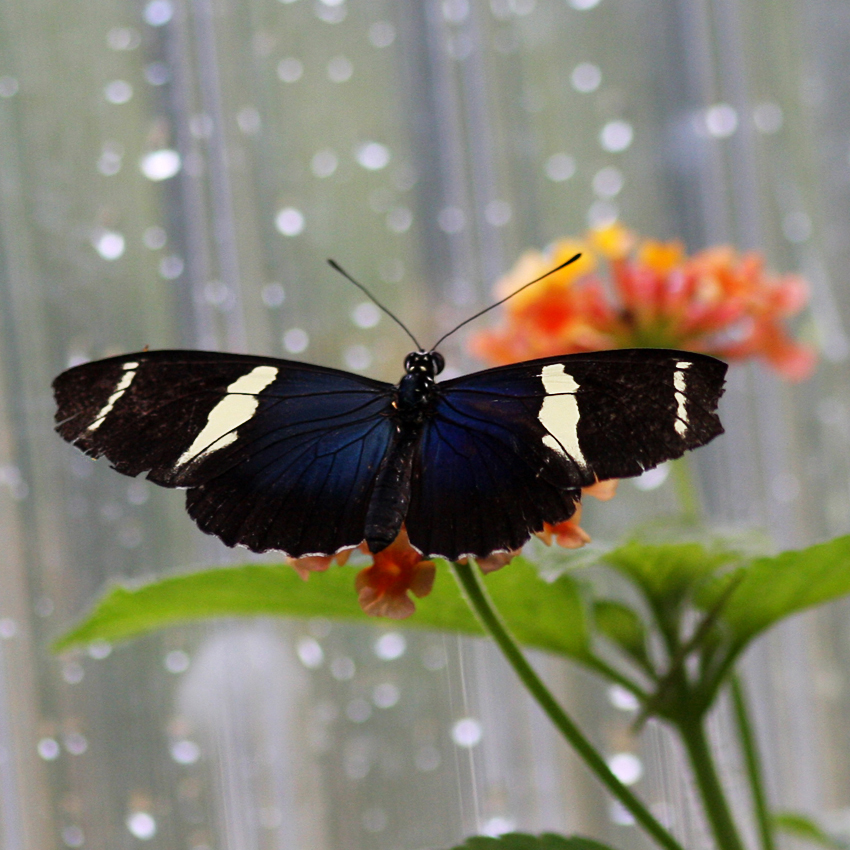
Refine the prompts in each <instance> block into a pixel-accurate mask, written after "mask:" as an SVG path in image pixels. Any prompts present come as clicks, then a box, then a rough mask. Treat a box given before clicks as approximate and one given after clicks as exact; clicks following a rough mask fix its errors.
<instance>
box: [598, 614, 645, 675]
mask: <svg viewBox="0 0 850 850" xmlns="http://www.w3.org/2000/svg"><path fill="white" fill-rule="evenodd" d="M593 619H594V622H595V624H596V628H597V629H598V630H599V631H600V632H601V633H602V634H603V635H605V637H607V638H608V639H609V640H611V641H613V642H614V643H616V644H617V645H618V646H619V647H621V648H622V650H623V651H624V652H626V653H627V654H628V655H631V656H632V658H634V659H635V661H637V662H638V663H639V664H640V665H641V666H642V667H644V668H646V669H652V664H651V662H650V660H649V657H648V656H647V654H646V630H645V629H644V625H643V621H642V620H641V618H640V617H639V616H638V615H637V614H636V613H635V612H634V611H633V610H632V609H631V608H629V607H627V606H626V605H623V604H622V603H621V602H612V601H611V600H609V599H601V600H598V601H597V602H594V604H593Z"/></svg>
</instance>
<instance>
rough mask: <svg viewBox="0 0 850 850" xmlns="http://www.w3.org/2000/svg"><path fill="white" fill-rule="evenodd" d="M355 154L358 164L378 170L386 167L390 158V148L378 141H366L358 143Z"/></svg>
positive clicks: (370, 169) (371, 169)
mask: <svg viewBox="0 0 850 850" xmlns="http://www.w3.org/2000/svg"><path fill="white" fill-rule="evenodd" d="M355 156H356V158H357V161H358V162H359V163H360V165H362V166H363V168H367V169H368V170H369V171H379V170H380V169H382V168H386V166H387V165H388V164H389V161H390V159H391V158H392V154H391V153H390V149H389V148H388V147H387V146H386V145H382V144H381V143H380V142H366V143H365V144H363V145H360V147H359V148H357V152H356V154H355Z"/></svg>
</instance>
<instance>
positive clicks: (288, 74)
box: [277, 56, 304, 83]
mask: <svg viewBox="0 0 850 850" xmlns="http://www.w3.org/2000/svg"><path fill="white" fill-rule="evenodd" d="M303 73H304V65H303V64H302V63H301V60H300V59H296V58H295V57H294V56H287V57H286V58H285V59H281V60H280V62H278V63H277V76H278V79H279V80H281V82H284V83H295V82H297V81H298V80H300V79H301V75H302V74H303Z"/></svg>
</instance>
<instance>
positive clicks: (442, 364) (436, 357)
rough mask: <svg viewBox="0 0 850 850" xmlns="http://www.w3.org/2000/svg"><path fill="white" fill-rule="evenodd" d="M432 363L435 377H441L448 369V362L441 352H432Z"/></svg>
mask: <svg viewBox="0 0 850 850" xmlns="http://www.w3.org/2000/svg"><path fill="white" fill-rule="evenodd" d="M431 362H432V363H433V364H434V374H435V375H439V374H440V372H442V371H443V369H445V368H446V360H445V358H444V357H443V355H442V354H440V352H439V351H432V352H431Z"/></svg>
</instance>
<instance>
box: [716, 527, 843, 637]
mask: <svg viewBox="0 0 850 850" xmlns="http://www.w3.org/2000/svg"><path fill="white" fill-rule="evenodd" d="M733 576H734V577H735V578H738V579H739V583H738V586H737V587H736V588H735V589H734V591H732V593H731V595H730V596H729V599H728V600H727V601H726V604H725V605H724V606H723V611H722V612H721V615H720V616H721V619H722V621H723V622H724V623H725V624H726V626H727V627H728V628H729V629H730V631H731V638H732V643H733V645H734V647H735V649H736V650H740V649H742V648H743V647H744V646H745V645H746V644H747V643H748V642H749V641H751V640H752V639H753V638H754V637H755V636H756V635H758V634H759V633H760V632H762V631H764V630H765V629H767V628H769V627H770V626H772V625H774V624H775V623H777V622H778V621H779V620H781V619H783V618H785V617H788V616H790V615H791V614H796V613H798V612H799V611H803V610H804V609H806V608H811V607H812V606H814V605H820V604H822V603H824V602H829V601H831V600H834V599H838V598H840V597H842V596H844V595H846V594H847V593H850V536H845V537H837V538H835V539H834V540H830V541H829V542H828V543H818V544H817V545H815V546H809V547H808V548H807V549H799V550H793V551H787V552H782V553H781V554H779V555H776V556H774V557H766V558H756V559H755V560H754V561H752V562H751V563H750V564H749V565H748V566H746V567H743V568H742V569H741V570H740V571H735V572H734V573H733ZM720 592H722V587H721V584H720V583H715V584H714V586H713V587H712V588H711V590H710V591H708V592H707V593H706V598H705V599H703V600H701V601H702V603H703V604H704V605H706V606H707V605H708V604H710V601H711V600H710V599H709V598H707V597H709V596H711V595H714V598H716V597H717V595H718V594H719V593H720Z"/></svg>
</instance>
